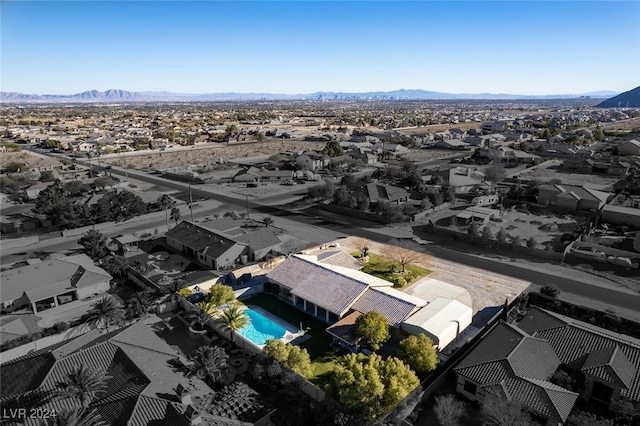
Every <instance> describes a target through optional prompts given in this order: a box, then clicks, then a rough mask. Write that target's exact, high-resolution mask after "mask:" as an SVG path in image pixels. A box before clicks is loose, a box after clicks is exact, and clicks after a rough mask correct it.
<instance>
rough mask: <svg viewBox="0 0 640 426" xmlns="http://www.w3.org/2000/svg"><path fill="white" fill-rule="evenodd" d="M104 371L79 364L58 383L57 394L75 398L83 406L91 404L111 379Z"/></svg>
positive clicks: (61, 396) (65, 397) (59, 396)
mask: <svg viewBox="0 0 640 426" xmlns="http://www.w3.org/2000/svg"><path fill="white" fill-rule="evenodd" d="M110 378H111V377H110V376H107V375H106V374H105V372H104V371H100V370H96V369H95V368H90V367H88V366H86V365H84V364H79V365H77V366H75V367H74V368H72V369H71V371H70V372H69V373H67V375H66V376H65V378H64V380H63V381H62V382H57V383H56V388H57V391H56V396H57V397H58V398H64V399H74V400H76V401H77V402H78V403H79V404H80V406H81V407H83V408H87V407H88V406H89V404H91V402H92V401H93V400H94V399H95V398H96V396H97V395H98V394H99V393H102V392H104V391H105V389H106V388H107V381H108V380H109V379H110Z"/></svg>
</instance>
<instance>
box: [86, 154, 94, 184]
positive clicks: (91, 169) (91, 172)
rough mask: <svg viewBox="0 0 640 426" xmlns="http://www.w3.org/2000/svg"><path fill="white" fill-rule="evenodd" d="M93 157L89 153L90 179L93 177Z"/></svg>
mask: <svg viewBox="0 0 640 426" xmlns="http://www.w3.org/2000/svg"><path fill="white" fill-rule="evenodd" d="M92 157H93V156H92V155H91V153H90V152H87V158H88V159H89V177H90V178H91V177H93V166H92V165H91V158H92Z"/></svg>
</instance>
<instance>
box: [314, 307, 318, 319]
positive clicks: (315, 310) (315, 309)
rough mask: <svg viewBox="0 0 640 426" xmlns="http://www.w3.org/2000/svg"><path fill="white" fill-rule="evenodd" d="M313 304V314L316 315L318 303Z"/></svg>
mask: <svg viewBox="0 0 640 426" xmlns="http://www.w3.org/2000/svg"><path fill="white" fill-rule="evenodd" d="M313 306H314V308H313V316H314V317H317V316H318V305H317V304H316V305H313Z"/></svg>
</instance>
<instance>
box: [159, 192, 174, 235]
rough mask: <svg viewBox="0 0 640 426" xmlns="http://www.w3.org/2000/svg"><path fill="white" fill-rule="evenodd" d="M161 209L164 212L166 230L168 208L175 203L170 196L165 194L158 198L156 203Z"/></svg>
mask: <svg viewBox="0 0 640 426" xmlns="http://www.w3.org/2000/svg"><path fill="white" fill-rule="evenodd" d="M156 203H158V205H159V206H160V208H161V209H163V210H164V215H165V218H166V220H167V229H168V228H169V208H171V207H173V206H175V204H176V202H175V201H174V199H173V198H171V196H169V195H167V194H163V195H161V196H160V197H158V201H156Z"/></svg>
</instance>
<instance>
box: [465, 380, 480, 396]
mask: <svg viewBox="0 0 640 426" xmlns="http://www.w3.org/2000/svg"><path fill="white" fill-rule="evenodd" d="M477 390H478V387H477V386H476V384H475V383H471V382H470V381H468V380H465V381H464V391H465V392H467V393H470V394H471V395H475V394H476V391H477Z"/></svg>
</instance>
